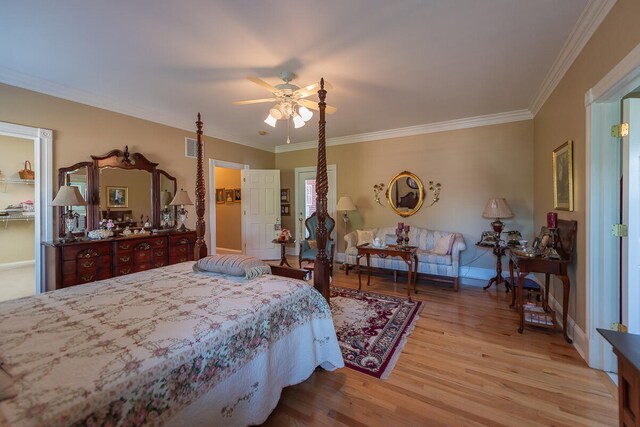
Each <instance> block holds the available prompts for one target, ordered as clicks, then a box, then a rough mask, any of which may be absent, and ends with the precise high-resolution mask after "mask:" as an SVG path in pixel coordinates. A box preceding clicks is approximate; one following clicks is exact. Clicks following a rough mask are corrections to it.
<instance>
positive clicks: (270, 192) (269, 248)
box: [241, 169, 280, 259]
mask: <svg viewBox="0 0 640 427" xmlns="http://www.w3.org/2000/svg"><path fill="white" fill-rule="evenodd" d="M241 174H242V212H243V215H244V241H245V251H244V252H245V254H246V255H251V256H254V257H256V258H259V259H280V246H279V245H275V244H274V243H273V242H272V241H273V239H274V238H275V233H274V225H275V224H276V222H280V221H279V219H280V171H279V170H260V169H244V170H242V171H241Z"/></svg>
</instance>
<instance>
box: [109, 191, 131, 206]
mask: <svg viewBox="0 0 640 427" xmlns="http://www.w3.org/2000/svg"><path fill="white" fill-rule="evenodd" d="M107 207H108V208H128V207H129V187H107Z"/></svg>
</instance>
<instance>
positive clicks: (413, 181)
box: [386, 171, 426, 217]
mask: <svg viewBox="0 0 640 427" xmlns="http://www.w3.org/2000/svg"><path fill="white" fill-rule="evenodd" d="M402 180H404V181H405V182H406V183H407V186H408V187H409V188H411V189H414V188H415V190H416V193H417V195H418V201H417V202H416V204H415V206H414V207H413V208H412V209H410V210H406V211H404V210H400V208H401V206H398V204H397V201H396V199H397V197H398V195H397V194H394V193H395V192H394V189H395V188H396V187H395V185H396V183H398V182H400V181H402ZM416 187H417V188H416ZM386 196H387V202H388V203H389V207H390V208H391V210H393V211H394V212H395V213H397V214H398V215H400V216H401V217H408V216H411V215H413V214H415V213H416V212H418V211H419V210H420V208H421V207H422V204H423V203H424V199H425V197H426V192H425V190H424V185H423V184H422V181H421V180H420V178H418V176H417V175H415V174H413V173H411V172H408V171H403V172H400V173H399V174H397V175H396V176H394V177H393V178H392V179H391V181H389V185H387V191H386ZM406 196H408V193H407V195H405V196H404V197H406Z"/></svg>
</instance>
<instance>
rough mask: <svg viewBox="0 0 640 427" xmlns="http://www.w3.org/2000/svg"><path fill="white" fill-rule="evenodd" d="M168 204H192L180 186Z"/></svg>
mask: <svg viewBox="0 0 640 427" xmlns="http://www.w3.org/2000/svg"><path fill="white" fill-rule="evenodd" d="M169 204H170V205H171V206H186V205H193V202H192V201H191V199H190V198H189V194H187V192H186V191H184V190H183V189H182V188H181V189H180V191H178V192H177V193H176V197H174V198H173V200H172V201H171V203H169Z"/></svg>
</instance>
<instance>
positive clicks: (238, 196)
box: [233, 188, 242, 203]
mask: <svg viewBox="0 0 640 427" xmlns="http://www.w3.org/2000/svg"><path fill="white" fill-rule="evenodd" d="M233 201H234V202H235V203H240V202H241V201H242V191H241V190H240V189H239V188H234V190H233Z"/></svg>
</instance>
